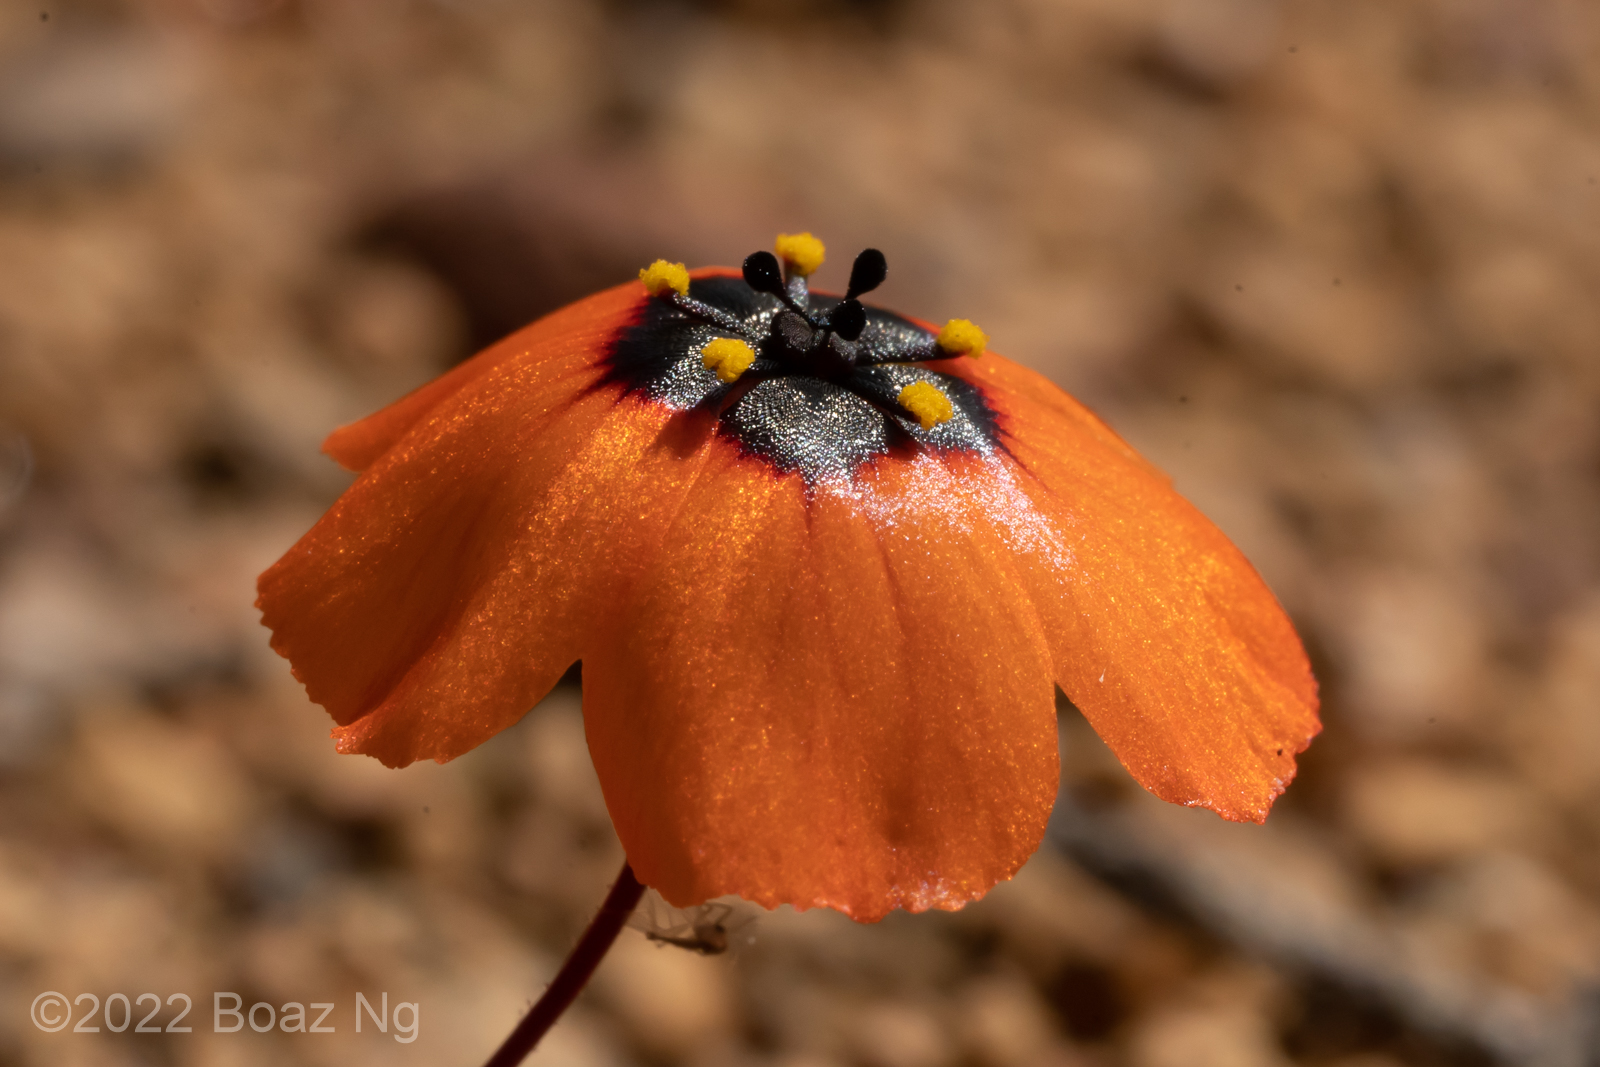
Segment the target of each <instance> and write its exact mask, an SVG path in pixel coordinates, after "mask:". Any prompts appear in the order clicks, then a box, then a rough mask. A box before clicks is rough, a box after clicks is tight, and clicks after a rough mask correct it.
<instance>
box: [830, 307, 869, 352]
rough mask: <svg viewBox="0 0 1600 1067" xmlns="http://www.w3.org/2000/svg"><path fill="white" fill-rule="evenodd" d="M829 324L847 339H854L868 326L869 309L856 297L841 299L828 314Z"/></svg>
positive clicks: (834, 330)
mask: <svg viewBox="0 0 1600 1067" xmlns="http://www.w3.org/2000/svg"><path fill="white" fill-rule="evenodd" d="M828 326H829V327H830V328H831V329H832V330H833V332H834V333H836V334H838V335H839V336H840V337H841V338H843V339H844V340H846V341H854V340H855V339H856V338H857V337H860V336H861V331H862V330H864V329H866V328H867V309H866V308H864V307H862V306H861V301H859V300H857V299H855V298H854V297H847V298H846V299H844V300H841V301H840V302H839V303H838V305H837V306H836V307H835V308H834V309H833V314H831V315H829V316H828Z"/></svg>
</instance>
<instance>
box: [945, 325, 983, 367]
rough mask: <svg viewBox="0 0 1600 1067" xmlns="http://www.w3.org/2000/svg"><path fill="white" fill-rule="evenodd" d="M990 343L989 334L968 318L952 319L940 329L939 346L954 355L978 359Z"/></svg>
mask: <svg viewBox="0 0 1600 1067" xmlns="http://www.w3.org/2000/svg"><path fill="white" fill-rule="evenodd" d="M988 345H989V335H988V334H986V333H984V332H983V331H982V330H980V329H978V328H977V327H976V326H974V325H973V324H972V323H971V322H969V321H967V320H966V319H951V320H950V321H949V322H947V323H945V324H944V329H942V330H940V331H939V348H940V349H941V350H942V351H944V352H945V353H947V354H949V355H952V356H971V357H972V358H973V359H977V358H978V357H979V356H981V355H983V350H984V349H985V348H987V347H988Z"/></svg>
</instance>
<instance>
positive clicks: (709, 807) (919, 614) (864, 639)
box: [584, 438, 1058, 921]
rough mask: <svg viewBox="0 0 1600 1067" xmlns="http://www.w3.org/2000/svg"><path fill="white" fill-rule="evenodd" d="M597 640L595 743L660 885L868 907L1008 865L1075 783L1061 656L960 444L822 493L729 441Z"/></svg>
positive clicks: (966, 893) (635, 848)
mask: <svg viewBox="0 0 1600 1067" xmlns="http://www.w3.org/2000/svg"><path fill="white" fill-rule="evenodd" d="M708 452H709V453H710V454H709V457H708V459H707V460H706V467H705V470H704V471H703V473H702V475H701V478H700V480H699V482H698V483H697V484H696V486H695V487H694V488H693V489H692V490H691V491H690V493H689V494H688V496H687V497H686V499H685V501H684V505H683V508H682V511H681V512H680V513H679V515H678V519H677V521H676V522H675V523H674V524H673V526H672V529H671V530H670V531H669V532H668V533H667V535H666V537H665V539H664V542H663V545H662V548H661V553H660V556H659V557H658V562H657V566H656V567H655V568H653V569H652V571H651V572H650V574H649V575H648V576H647V577H646V578H644V579H642V580H641V582H640V585H639V587H638V588H637V590H636V591H635V592H634V593H633V594H632V595H631V596H629V597H628V599H627V605H626V608H625V610H624V612H623V613H622V616H621V617H622V619H624V620H625V625H623V626H621V627H620V628H619V629H618V631H617V632H616V633H615V635H613V636H612V638H610V639H609V640H601V641H599V642H598V643H597V644H596V646H595V647H592V648H588V649H586V650H585V659H584V687H585V691H584V714H585V722H586V725H587V729H588V735H589V747H590V751H591V753H592V754H593V756H594V760H595V766H596V769H597V770H598V771H599V774H600V782H601V785H602V787H603V788H604V790H605V795H606V801H607V806H608V807H609V809H610V811H611V816H612V821H613V822H614V823H615V825H616V828H617V832H618V834H619V835H620V837H621V838H622V842H623V845H624V846H625V847H626V849H627V852H628V857H629V860H630V862H631V863H632V864H633V867H634V870H635V871H636V872H637V873H638V875H639V877H640V879H641V880H642V881H644V882H645V883H647V884H649V885H651V886H654V887H655V888H656V889H657V890H659V891H660V892H661V893H662V895H663V896H665V897H666V898H667V899H668V900H669V901H671V902H673V903H674V904H678V905H688V904H692V903H695V902H698V901H702V900H706V899H708V898H710V897H714V896H719V895H721V894H724V893H737V894H739V895H741V896H744V897H746V898H748V899H750V900H753V901H756V902H758V903H760V904H763V905H765V906H767V907H775V906H776V905H778V904H782V903H789V904H793V905H795V906H797V907H801V908H806V907H818V906H827V907H831V908H835V909H837V910H839V911H843V912H845V913H846V914H849V915H851V916H853V917H855V918H857V919H860V920H864V921H865V920H875V919H878V918H880V917H882V916H883V915H884V914H886V913H887V912H888V911H890V910H891V909H893V908H897V907H900V908H906V909H908V910H912V911H920V910H923V909H925V908H930V907H939V908H955V907H959V906H960V905H961V904H963V903H965V902H967V901H970V900H973V899H975V898H977V897H979V896H981V895H982V894H983V893H984V892H985V891H987V890H988V889H989V888H990V887H991V886H993V885H994V884H995V882H997V881H999V880H1001V879H1003V878H1006V877H1009V876H1010V875H1011V874H1012V873H1014V872H1015V871H1016V869H1017V868H1018V867H1019V866H1021V864H1022V863H1023V861H1024V860H1026V859H1027V857H1028V856H1029V855H1031V854H1032V853H1033V851H1034V849H1035V848H1036V847H1037V846H1038V843H1039V841H1040V839H1041V837H1042V835H1043V833H1044V828H1045V823H1046V821H1047V820H1048V817H1049V813H1050V808H1051V804H1052V801H1053V799H1054V797H1055V790H1056V784H1057V779H1058V764H1057V751H1056V741H1055V733H1056V725H1055V711H1054V700H1053V687H1052V686H1051V684H1050V679H1049V666H1048V654H1047V651H1046V648H1045V644H1044V639H1043V637H1042V635H1041V634H1040V633H1039V630H1038V626H1037V622H1036V619H1035V617H1034V614H1033V612H1032V610H1031V608H1030V606H1029V605H1028V603H1027V599H1026V596H1025V594H1024V591H1023V590H1022V589H1021V588H1020V587H1019V586H1018V585H1017V583H1016V581H1015V580H1014V578H1013V577H1012V576H1010V575H1009V574H1008V572H1007V571H1006V570H1005V568H1004V567H1003V566H1000V565H997V563H996V560H995V559H994V552H993V550H994V547H995V546H994V542H993V539H992V537H990V536H989V535H988V533H987V532H986V530H985V528H984V527H983V526H982V524H981V523H977V524H975V523H973V522H971V521H969V518H968V517H967V516H966V515H965V513H964V512H965V507H964V505H962V504H961V503H960V501H961V499H962V497H961V494H962V493H963V491H964V488H965V487H964V486H962V485H961V484H959V483H957V482H956V481H955V480H953V479H951V478H950V477H949V476H948V474H947V473H945V472H944V471H943V468H942V467H941V466H940V465H939V463H938V461H937V460H934V459H932V458H931V457H927V456H923V457H919V458H917V459H916V460H914V461H911V462H907V461H904V460H898V459H895V460H884V461H883V462H882V463H881V464H880V465H879V467H878V469H877V470H875V471H867V472H863V476H862V481H861V484H860V486H859V488H858V489H857V490H855V491H853V492H842V491H838V490H837V489H830V488H828V487H826V486H823V487H819V488H818V489H817V490H816V491H815V493H814V494H813V495H812V496H811V498H810V499H809V500H808V499H807V494H806V491H805V490H804V489H803V487H802V485H801V480H800V479H799V478H798V477H795V476H784V475H778V474H775V473H774V472H773V471H772V470H771V468H769V467H768V466H767V465H766V464H765V463H764V462H762V461H759V460H754V459H751V458H747V457H746V458H741V457H740V456H739V455H738V454H737V449H736V447H735V446H733V445H732V444H731V443H729V442H728V441H727V440H725V439H722V438H717V439H714V440H713V441H712V443H711V444H710V446H709V447H708Z"/></svg>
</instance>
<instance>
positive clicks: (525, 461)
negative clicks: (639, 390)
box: [258, 351, 694, 766]
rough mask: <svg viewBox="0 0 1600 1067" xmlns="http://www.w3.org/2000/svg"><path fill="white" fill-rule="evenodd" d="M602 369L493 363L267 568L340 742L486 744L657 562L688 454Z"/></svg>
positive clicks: (355, 748)
mask: <svg viewBox="0 0 1600 1067" xmlns="http://www.w3.org/2000/svg"><path fill="white" fill-rule="evenodd" d="M567 365H568V366H569V368H570V365H571V361H568V364H567ZM600 374H601V372H600V371H599V370H598V369H593V368H585V369H580V370H578V371H576V372H574V371H572V370H570V369H568V370H565V371H563V370H562V364H561V363H560V362H559V361H558V360H555V359H542V358H541V352H539V351H534V352H533V353H531V354H529V355H528V356H527V357H526V358H522V359H512V360H504V361H502V362H501V364H500V365H499V366H496V367H492V368H489V369H488V370H487V371H486V372H485V373H483V374H481V375H480V376H479V377H478V378H477V380H475V381H472V382H469V383H467V384H466V385H464V386H463V387H462V388H460V389H459V390H457V391H456V392H455V393H454V395H452V396H451V397H449V398H447V399H446V400H445V401H444V402H443V403H441V404H438V405H435V407H434V409H433V410H432V411H431V412H429V413H427V414H426V415H425V416H424V417H423V418H422V419H421V421H419V422H417V423H416V424H415V425H414V427H413V429H412V430H411V431H410V432H408V433H406V434H405V435H404V436H403V437H402V438H401V439H400V441H399V442H398V443H397V444H395V445H393V446H392V447H390V448H389V449H388V450H387V451H385V452H384V454H383V455H382V456H381V458H380V459H378V460H377V461H376V462H375V463H374V464H373V465H372V466H371V467H370V468H369V469H368V471H367V472H366V473H365V474H364V475H362V477H361V478H360V479H359V480H357V482H356V484H355V485H354V486H352V487H351V488H350V490H349V491H348V492H346V493H345V495H344V496H343V497H341V498H340V499H339V501H338V502H337V503H336V504H335V505H334V506H333V508H332V509H331V510H330V511H329V512H328V513H327V514H326V515H325V516H323V518H322V519H321V520H320V521H319V522H318V523H317V525H316V526H315V527H313V528H312V530H311V531H310V532H309V533H308V534H306V536H305V537H304V538H302V539H301V540H300V542H299V543H298V544H296V545H295V546H294V548H292V549H291V550H290V551H289V552H288V553H287V554H286V555H285V556H284V557H283V559H281V560H279V561H278V563H276V564H274V565H273V567H272V568H270V569H269V570H268V571H267V572H266V573H264V574H263V575H262V576H261V579H260V583H259V590H260V599H259V600H258V605H259V606H260V607H261V609H262V616H263V622H265V623H266V625H267V626H269V627H271V628H272V630H273V641H272V644H273V647H274V648H275V649H277V650H278V651H279V652H280V653H282V654H283V655H284V656H286V657H288V658H289V660H290V662H291V664H292V665H293V667H294V670H295V674H296V676H297V677H298V678H300V680H301V681H302V682H304V683H305V685H306V691H307V693H308V694H309V695H310V697H311V699H312V700H314V701H316V702H317V703H319V704H322V705H323V706H324V707H326V708H327V709H328V711H329V712H330V713H331V714H332V715H333V717H334V719H335V721H337V722H338V723H340V724H341V725H340V729H338V730H336V731H335V736H337V737H338V738H339V747H340V749H341V750H342V751H347V752H366V753H370V754H372V755H374V756H377V757H378V758H380V759H381V760H383V761H384V762H385V763H387V764H389V765H391V766H399V765H403V764H406V763H409V762H412V761H413V760H416V759H420V758H423V757H432V758H434V759H439V760H445V759H450V758H453V757H454V756H457V755H460V754H461V753H463V752H465V751H467V750H468V749H470V748H472V747H473V746H475V745H477V744H480V743H481V742H483V741H484V740H485V739H487V738H488V737H489V736H491V735H493V734H494V733H496V732H497V731H499V730H501V729H504V728H505V727H506V726H508V725H510V724H511V723H513V722H515V721H516V720H517V719H518V718H520V717H521V716H522V715H523V713H525V712H526V711H527V710H528V708H530V707H531V706H532V705H533V704H534V703H535V702H536V701H537V700H538V699H539V698H540V697H541V696H543V695H544V693H545V692H547V691H548V690H549V689H550V687H551V686H552V685H553V684H554V683H555V682H556V681H557V680H558V679H559V678H560V676H561V674H562V673H563V672H564V671H565V670H566V669H567V667H569V666H570V665H571V664H572V663H573V661H575V660H576V659H577V658H578V655H579V649H580V647H581V645H582V642H583V637H584V634H585V633H586V632H587V628H588V627H589V626H591V625H594V624H595V622H596V620H597V619H598V618H599V617H600V615H601V614H602V613H603V610H604V608H605V606H606V605H607V604H608V603H610V602H611V600H612V599H614V592H613V591H614V590H615V589H616V588H618V587H620V586H621V585H622V584H625V583H626V581H627V580H628V579H629V576H630V575H631V574H633V573H634V572H635V571H636V570H637V569H638V568H639V567H641V566H643V565H644V564H645V563H647V562H648V560H649V559H650V558H651V555H652V548H653V546H654V544H655V541H656V538H657V537H658V536H659V533H660V531H661V530H663V529H664V528H665V526H666V524H667V523H668V522H669V521H670V519H671V516H672V513H673V510H674V507H675V501H676V499H677V497H678V496H681V494H682V491H683V489H684V488H685V487H686V486H687V484H688V482H689V480H691V479H692V478H693V475H694V464H693V463H688V462H685V461H684V459H683V457H682V456H681V455H680V454H679V453H678V451H676V450H675V449H674V448H673V447H671V445H672V438H671V436H670V435H668V436H667V437H666V438H665V439H664V438H663V430H664V428H666V427H667V426H668V424H669V422H670V421H671V412H669V411H667V410H666V409H664V408H662V407H660V406H659V405H654V404H649V403H645V402H643V401H641V400H638V399H624V398H621V397H620V387H617V386H606V387H598V388H597V387H596V383H597V381H598V379H599V376H600ZM381 417H382V416H381V414H380V416H378V418H380V419H381Z"/></svg>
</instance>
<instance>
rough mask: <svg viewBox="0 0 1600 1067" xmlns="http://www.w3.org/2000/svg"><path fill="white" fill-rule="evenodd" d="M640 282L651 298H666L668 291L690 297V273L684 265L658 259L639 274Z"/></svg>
mask: <svg viewBox="0 0 1600 1067" xmlns="http://www.w3.org/2000/svg"><path fill="white" fill-rule="evenodd" d="M639 280H640V281H641V282H644V287H645V288H646V289H648V290H650V295H651V296H664V295H666V292H667V290H668V289H671V290H672V291H673V292H675V293H677V294H678V295H679V296H688V295H689V271H688V269H687V268H686V267H684V265H683V264H682V263H668V262H667V261H666V260H664V259H658V260H656V261H655V262H654V263H652V264H650V265H649V266H648V267H646V268H644V270H641V271H640V272H639Z"/></svg>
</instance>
